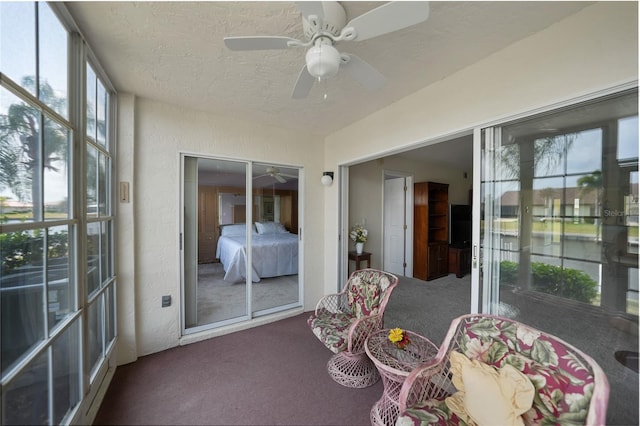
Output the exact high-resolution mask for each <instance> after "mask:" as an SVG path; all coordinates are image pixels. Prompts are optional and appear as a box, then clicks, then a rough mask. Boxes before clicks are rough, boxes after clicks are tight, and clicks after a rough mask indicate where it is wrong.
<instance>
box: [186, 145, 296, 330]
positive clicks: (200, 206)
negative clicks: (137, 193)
mask: <svg viewBox="0 0 640 426" xmlns="http://www.w3.org/2000/svg"><path fill="white" fill-rule="evenodd" d="M183 170H184V173H183V174H184V176H183V182H184V186H183V204H184V209H183V212H184V213H183V221H182V222H183V223H182V226H183V231H184V238H183V251H182V255H183V321H184V330H185V333H192V332H196V331H200V330H203V329H207V328H212V327H218V326H222V325H226V324H229V323H234V322H238V321H246V320H249V319H251V318H252V317H255V316H259V315H264V314H268V313H273V312H276V311H280V310H284V309H289V308H291V307H296V306H300V304H301V302H300V301H301V300H302V298H301V294H300V286H299V281H298V265H299V255H298V250H299V238H298V230H299V224H298V199H299V197H298V180H299V173H300V172H299V170H298V169H296V168H288V167H281V166H274V165H266V164H252V163H250V162H246V161H233V160H221V159H213V158H197V157H192V156H187V155H185V156H183ZM249 170H251V175H250V176H251V177H249V178H247V176H249V173H248V171H249ZM248 247H249V248H250V249H247V248H248Z"/></svg>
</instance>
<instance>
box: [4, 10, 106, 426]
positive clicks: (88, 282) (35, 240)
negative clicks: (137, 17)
mask: <svg viewBox="0 0 640 426" xmlns="http://www.w3.org/2000/svg"><path fill="white" fill-rule="evenodd" d="M61 7H63V6H61V5H53V6H50V5H49V4H47V3H40V2H37V3H29V2H1V3H0V37H1V39H0V45H1V46H2V49H0V73H1V74H0V231H1V232H0V254H1V255H2V260H1V262H2V263H1V268H0V304H1V308H0V315H1V317H0V321H1V327H2V330H1V345H0V350H1V353H0V355H1V356H0V359H1V373H2V408H3V409H2V424H42V423H45V424H58V423H61V422H70V421H71V420H72V419H73V417H74V415H75V412H76V411H77V410H78V407H79V406H80V404H81V403H82V402H83V395H87V390H88V389H89V387H90V386H91V383H92V382H93V381H94V380H97V379H98V377H99V373H100V371H101V370H103V369H104V368H103V367H104V364H105V359H106V358H107V356H108V353H109V350H110V349H111V347H112V346H113V342H114V341H115V320H116V317H115V293H116V290H115V285H116V284H115V279H114V269H113V258H114V253H113V233H114V225H113V215H112V213H111V179H112V172H111V170H112V168H113V161H112V158H111V146H112V143H111V142H110V134H109V130H108V129H109V124H110V121H111V120H110V117H109V105H110V102H111V98H112V95H111V94H110V93H109V90H107V89H106V87H105V83H104V80H103V78H101V77H100V76H98V75H97V73H95V72H93V68H92V65H91V62H90V60H89V59H88V57H89V55H88V48H87V47H86V45H84V44H83V43H82V41H81V40H80V39H79V38H78V37H77V36H76V37H73V36H71V33H70V30H69V28H70V27H69V26H68V25H69V23H67V22H63V21H62V20H60V19H59V14H58V13H57V10H60V8H61ZM70 46H76V47H78V48H77V49H70ZM69 52H79V54H81V57H75V58H72V57H71V54H70V53H69ZM72 63H78V64H80V63H82V64H84V66H86V69H87V76H88V78H87V81H86V82H84V81H83V82H80V81H79V79H77V78H76V79H75V80H74V79H72V77H71V76H78V75H83V73H82V72H81V71H82V70H79V69H72V68H71V66H70V65H69V64H72ZM89 71H91V72H89ZM83 85H84V87H86V93H87V102H86V105H87V110H86V117H87V120H86V121H87V126H86V129H85V128H84V127H85V126H84V120H82V119H81V118H82V117H81V116H80V114H77V116H73V115H72V114H71V112H72V111H74V110H78V107H79V105H73V104H70V99H74V98H73V97H72V96H70V93H82V92H83V90H82V89H83ZM83 134H84V135H86V136H85V137H84V143H82V141H83V138H82V137H81V135H83ZM78 144H80V145H78ZM77 153H81V157H80V158H82V161H78V158H75V157H74V155H76V154H77ZM83 153H86V154H83ZM79 170H84V171H85V174H86V176H81V175H80V174H79V173H78V171H79ZM80 206H85V208H84V209H83V208H80ZM83 212H85V213H84V214H83ZM85 317H86V324H88V329H87V330H85V331H84V332H83V327H82V326H81V324H83V322H84V319H85ZM84 348H87V350H84ZM83 354H88V357H89V358H88V359H85V360H83V359H82V357H83V356H84V355H83ZM86 377H89V379H86Z"/></svg>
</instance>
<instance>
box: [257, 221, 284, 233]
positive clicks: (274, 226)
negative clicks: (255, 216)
mask: <svg viewBox="0 0 640 426" xmlns="http://www.w3.org/2000/svg"><path fill="white" fill-rule="evenodd" d="M256 229H257V230H258V234H284V233H286V232H287V230H286V229H285V228H284V225H283V224H281V223H278V222H256Z"/></svg>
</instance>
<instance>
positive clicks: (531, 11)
mask: <svg viewBox="0 0 640 426" xmlns="http://www.w3.org/2000/svg"><path fill="white" fill-rule="evenodd" d="M341 3H342V4H343V6H344V7H345V9H346V12H347V19H352V18H354V17H356V16H359V15H360V14H362V13H364V12H366V11H368V10H370V9H373V8H375V7H378V6H380V5H382V4H383V3H380V2H341ZM589 4H591V3H590V2H573V1H569V2H555V1H551V2H547V1H544V2H540V1H533V2H520V1H517V2H503V1H498V2H476V1H471V2H449V1H447V2H444V1H443V2H431V3H430V6H431V15H430V17H429V19H428V20H427V21H426V22H424V23H421V24H418V25H415V26H413V27H410V28H407V29H404V30H400V31H396V32H394V33H391V34H387V35H383V36H380V37H377V38H373V39H369V40H366V41H362V42H340V43H339V44H338V45H337V48H338V50H340V51H343V52H349V53H354V54H356V55H357V56H359V57H360V58H362V59H363V60H365V61H367V62H368V63H370V64H371V65H373V66H374V67H375V68H377V69H378V70H379V71H380V72H381V73H382V74H384V75H385V76H386V78H387V80H388V81H387V84H386V86H385V87H384V88H382V89H381V90H379V91H376V92H369V91H367V90H366V89H364V88H362V87H361V86H359V85H358V83H356V82H355V81H353V80H352V79H351V78H350V76H349V75H346V74H344V73H338V75H337V76H336V77H335V78H334V79H331V80H329V81H327V82H326V86H325V87H324V88H323V87H319V85H317V84H316V85H315V87H314V88H313V89H312V90H311V93H310V95H309V97H308V98H307V99H303V100H294V99H291V96H290V95H291V89H292V87H293V85H294V83H295V81H296V79H297V76H298V73H299V72H300V69H301V68H302V66H303V65H304V55H305V49H304V48H292V49H288V50H274V51H243V52H237V51H235V52H234V51H230V50H228V49H227V48H226V47H225V45H224V43H223V37H225V36H245V35H247V36H251V35H279V36H288V37H293V38H298V39H304V36H303V31H302V20H301V15H300V12H299V11H298V8H297V6H296V5H295V3H293V2H266V1H265V2H92V1H91V2H69V3H66V5H67V7H68V9H69V10H70V12H71V14H72V16H73V17H74V19H75V20H76V22H77V23H78V25H79V27H80V28H81V31H82V32H83V34H84V36H85V37H86V38H87V39H88V41H89V43H90V44H91V46H92V48H93V50H94V53H95V54H96V56H97V57H98V58H99V60H100V61H101V63H102V65H103V67H104V69H105V70H106V72H107V73H108V75H109V77H110V78H111V80H112V82H113V84H114V85H115V87H116V89H117V90H118V91H121V92H129V93H134V94H136V95H138V96H142V97H146V98H151V99H156V100H159V101H164V102H168V103H171V104H177V105H180V106H184V107H187V108H194V109H198V110H204V111H210V112H212V113H214V114H222V115H230V116H234V117H244V118H245V119H248V120H253V121H255V122H260V123H265V124H269V125H273V126H278V127H284V128H296V129H303V130H305V131H307V132H312V133H316V134H320V135H326V134H329V133H331V132H334V131H336V130H338V129H340V128H343V127H345V126H347V125H348V124H350V123H352V122H354V121H356V120H358V119H360V118H362V117H365V116H366V115H368V114H370V113H372V112H374V111H376V110H379V109H381V108H383V107H385V106H386V105H389V104H390V103H393V102H395V101H397V100H399V99H401V98H403V97H405V96H407V95H409V94H411V93H413V92H415V91H417V90H419V89H421V88H423V87H425V86H427V85H429V84H431V83H433V82H435V81H438V80H440V79H442V78H444V77H446V76H447V75H449V74H451V73H453V72H455V71H457V70H460V69H462V68H464V67H466V66H469V65H470V64H472V63H474V62H476V61H478V60H479V59H481V58H484V57H486V56H487V55H490V54H491V53H493V52H496V51H498V50H500V49H502V48H504V47H505V46H507V45H509V44H512V43H514V42H516V41H517V40H519V39H522V38H524V37H527V36H529V35H531V34H533V33H535V32H537V31H540V30H542V29H543V28H545V27H547V26H549V25H551V24H553V23H555V22H557V21H559V20H561V19H564V18H565V17H567V16H569V15H571V14H574V13H576V12H578V11H579V10H580V9H582V8H584V7H586V6H587V5H589ZM324 90H326V92H327V94H328V99H327V100H323V93H324Z"/></svg>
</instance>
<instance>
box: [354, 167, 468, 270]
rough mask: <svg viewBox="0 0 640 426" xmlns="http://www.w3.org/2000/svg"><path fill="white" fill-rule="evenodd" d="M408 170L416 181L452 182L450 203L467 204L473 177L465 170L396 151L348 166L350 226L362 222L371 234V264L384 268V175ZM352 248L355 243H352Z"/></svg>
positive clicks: (366, 245)
mask: <svg viewBox="0 0 640 426" xmlns="http://www.w3.org/2000/svg"><path fill="white" fill-rule="evenodd" d="M385 170H388V171H395V172H404V173H409V174H412V175H413V176H414V182H427V181H433V182H440V183H447V184H449V203H451V204H467V203H468V200H469V190H470V189H471V184H472V179H471V176H470V175H468V177H467V179H465V178H464V177H463V173H464V170H460V169H455V168H451V167H447V166H443V165H441V164H437V163H430V162H428V161H416V160H412V159H408V158H405V157H400V156H397V155H394V156H390V157H383V158H380V159H376V160H371V161H367V162H364V163H361V164H358V165H355V166H351V167H350V169H349V226H353V225H354V224H356V223H363V220H366V228H367V230H368V231H369V238H368V239H367V242H366V244H365V249H366V251H368V252H370V253H371V267H372V268H378V269H379V268H382V250H383V238H382V236H383V228H384V225H383V217H382V213H383V207H382V204H383V193H384V191H383V186H384V184H383V178H384V171H385ZM349 248H350V250H353V244H352V243H351V244H350V246H349Z"/></svg>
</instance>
